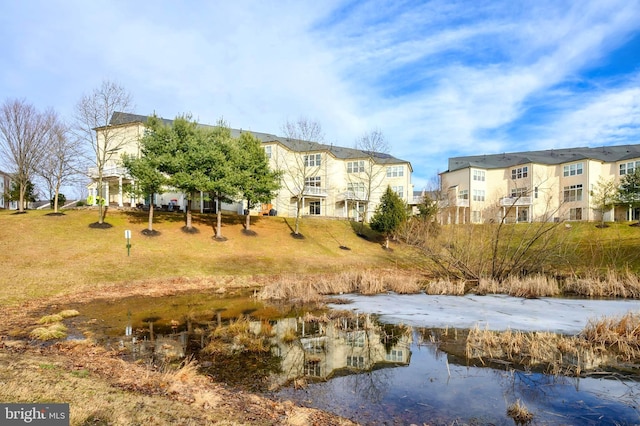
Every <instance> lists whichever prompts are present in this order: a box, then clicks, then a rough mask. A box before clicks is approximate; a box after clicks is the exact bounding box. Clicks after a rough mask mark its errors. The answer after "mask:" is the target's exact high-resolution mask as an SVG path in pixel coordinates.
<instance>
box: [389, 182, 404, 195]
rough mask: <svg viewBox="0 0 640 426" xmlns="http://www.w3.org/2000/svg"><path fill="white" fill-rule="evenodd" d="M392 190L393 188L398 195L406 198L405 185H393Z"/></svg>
mask: <svg viewBox="0 0 640 426" xmlns="http://www.w3.org/2000/svg"><path fill="white" fill-rule="evenodd" d="M391 190H392V191H393V192H395V193H396V194H398V196H399V197H400V198H404V186H402V185H399V186H392V187H391Z"/></svg>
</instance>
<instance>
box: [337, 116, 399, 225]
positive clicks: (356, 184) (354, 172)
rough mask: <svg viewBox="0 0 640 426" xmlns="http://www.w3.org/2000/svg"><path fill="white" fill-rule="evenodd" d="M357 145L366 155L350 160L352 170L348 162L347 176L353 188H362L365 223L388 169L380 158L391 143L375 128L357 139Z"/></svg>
mask: <svg viewBox="0 0 640 426" xmlns="http://www.w3.org/2000/svg"><path fill="white" fill-rule="evenodd" d="M355 147H356V149H359V150H360V151H362V152H363V154H364V156H365V157H364V159H363V160H357V162H354V161H352V162H350V163H351V170H349V164H347V176H348V180H349V183H350V184H351V187H352V188H356V189H357V188H360V189H361V190H362V194H361V198H363V201H364V215H363V218H362V223H363V224H364V223H366V222H368V221H369V208H370V207H371V197H372V194H373V193H374V192H375V191H376V190H378V189H379V188H380V187H381V186H382V181H383V177H384V173H386V171H385V168H384V167H381V165H380V163H379V160H380V157H381V154H383V155H384V154H388V153H389V144H388V142H387V140H386V139H385V137H384V134H383V133H382V131H381V130H379V129H375V130H372V131H370V132H366V133H364V134H363V135H362V136H360V137H359V138H358V139H356V142H355ZM354 166H355V167H354ZM357 192H360V191H356V193H357Z"/></svg>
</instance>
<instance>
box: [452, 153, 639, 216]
mask: <svg viewBox="0 0 640 426" xmlns="http://www.w3.org/2000/svg"><path fill="white" fill-rule="evenodd" d="M639 166H640V145H621V146H609V147H600V148H567V149H553V150H544V151H528V152H516V153H505V154H495V155H476V156H468V157H454V158H450V159H449V165H448V170H447V171H445V172H443V173H441V174H440V181H441V193H442V199H443V200H442V206H443V209H442V216H441V221H442V222H444V223H468V222H471V223H484V222H491V221H501V220H504V221H506V222H531V221H564V220H600V218H601V216H600V215H601V213H600V212H598V211H597V207H598V206H597V205H595V201H594V197H593V196H592V195H591V191H592V190H594V188H595V187H596V185H597V184H598V181H599V179H601V178H602V179H612V180H613V181H614V182H615V183H616V184H619V182H620V179H621V178H622V177H623V176H624V175H625V174H629V173H633V171H634V170H635V168H636V167H639ZM639 215H640V212H639V211H638V209H636V208H634V207H633V206H629V205H621V204H619V205H616V206H615V207H613V208H611V209H610V210H609V211H606V212H604V219H605V220H606V221H613V220H635V219H638V217H639Z"/></svg>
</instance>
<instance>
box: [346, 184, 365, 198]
mask: <svg viewBox="0 0 640 426" xmlns="http://www.w3.org/2000/svg"><path fill="white" fill-rule="evenodd" d="M347 192H349V193H350V194H353V195H357V196H358V197H361V198H364V196H365V194H364V182H349V183H348V184H347Z"/></svg>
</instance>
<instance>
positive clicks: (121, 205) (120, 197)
mask: <svg viewBox="0 0 640 426" xmlns="http://www.w3.org/2000/svg"><path fill="white" fill-rule="evenodd" d="M122 192H123V191H122V176H118V207H123V206H124V203H123V202H122Z"/></svg>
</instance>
